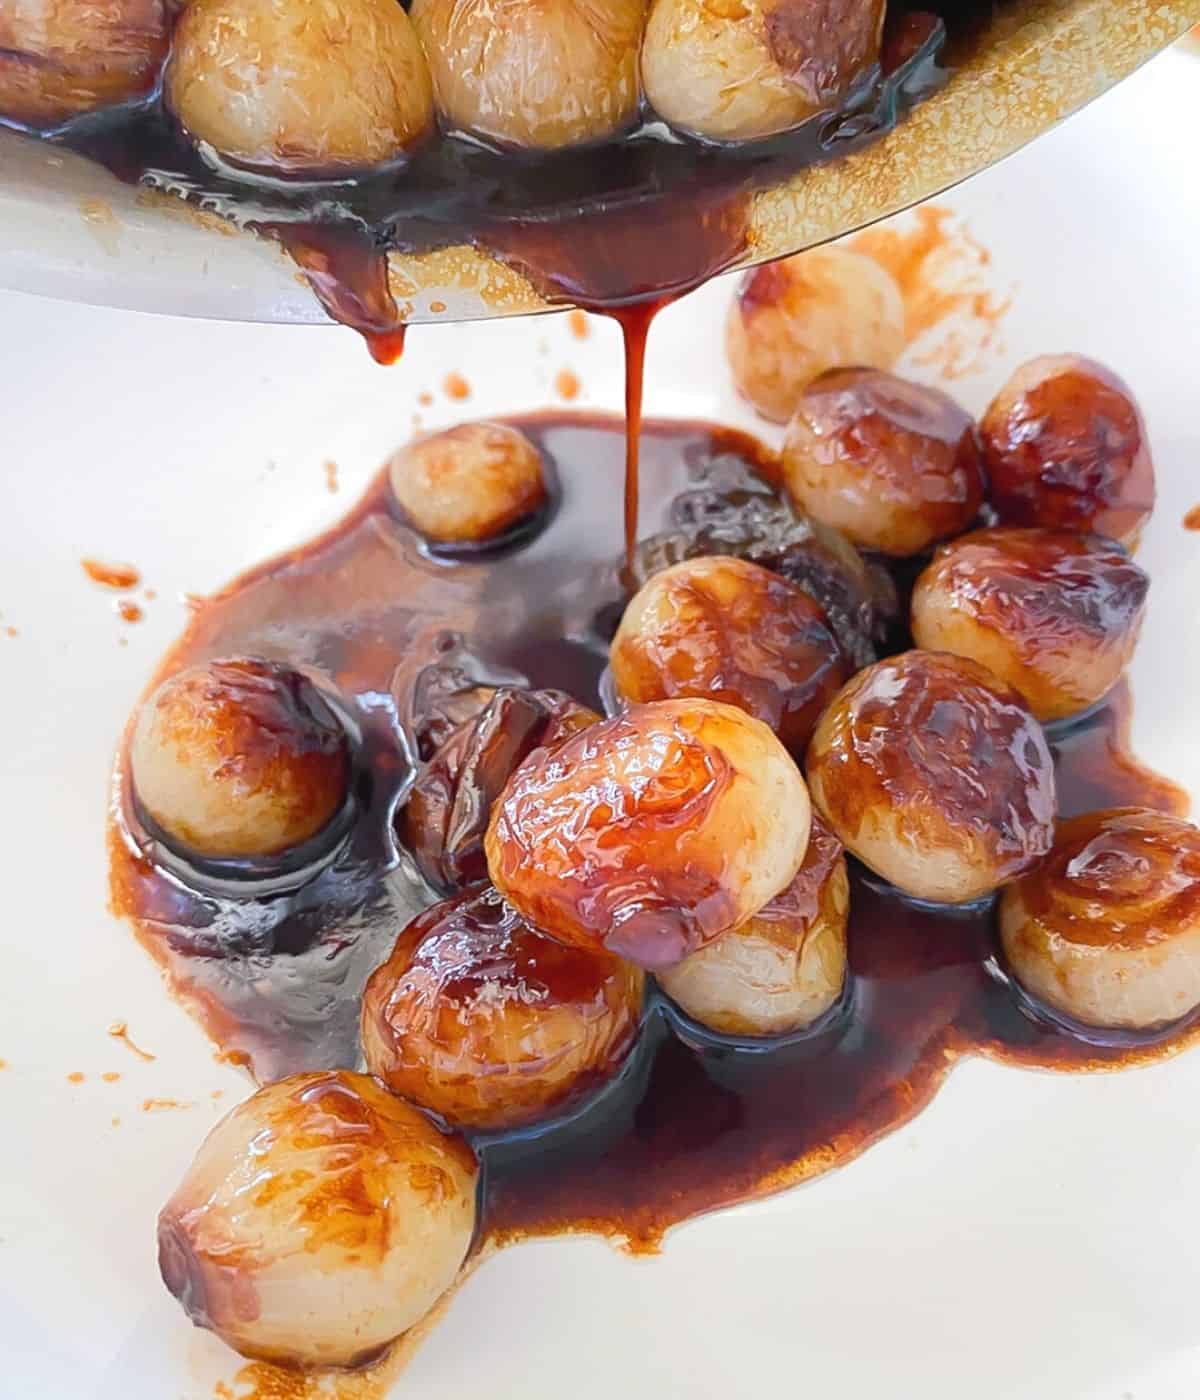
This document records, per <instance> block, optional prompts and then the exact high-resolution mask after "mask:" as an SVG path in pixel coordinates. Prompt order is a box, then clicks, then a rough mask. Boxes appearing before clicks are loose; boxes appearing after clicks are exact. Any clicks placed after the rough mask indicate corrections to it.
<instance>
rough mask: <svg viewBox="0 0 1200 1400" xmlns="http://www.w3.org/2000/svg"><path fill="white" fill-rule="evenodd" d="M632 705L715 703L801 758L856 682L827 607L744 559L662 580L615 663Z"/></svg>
mask: <svg viewBox="0 0 1200 1400" xmlns="http://www.w3.org/2000/svg"><path fill="white" fill-rule="evenodd" d="M609 655H610V663H609V664H610V665H611V666H612V671H613V679H614V680H615V682H616V686H617V690H618V691H619V692H620V694H621V695H622V697H624V698H625V699H626V700H629V701H632V702H634V703H637V704H641V703H644V702H645V701H648V700H672V699H676V698H678V697H684V696H707V697H708V698H709V699H712V700H720V701H723V702H724V703H726V704H729V705H736V706H738V708H739V709H743V710H745V711H746V713H747V714H751V715H753V716H754V717H755V718H756V719H761V720H762V721H763V723H764V724H768V725H770V726H771V728H772V729H773V730H774V731H775V733H776V734H778V735H779V737H780V739H782V740H783V742H784V744H785V745H786V746H787V747H788V749H790V750H791V752H792V753H794V754H800V753H803V751H804V746H805V745H806V744H807V743H808V740H809V738H810V737H811V735H812V731H813V728H814V726H815V725H816V722H817V720H818V718H819V717H820V714H821V711H822V710H823V709H824V708H825V706H826V705H827V704H828V702H829V701H830V700H831V699H832V697H833V695H834V694H835V693H836V691H837V690H838V689H839V688H840V686H841V685H842V683H843V682H844V681H845V680H846V679H847V678H848V677H849V675H850V667H849V664H848V663H847V662H846V660H845V658H844V657H843V656H842V652H841V648H840V647H839V646H838V641H837V638H836V637H835V636H834V633H833V630H832V629H831V627H830V625H829V622H828V620H827V618H826V617H825V614H824V612H823V610H822V609H821V606H820V604H819V603H817V602H815V601H814V599H813V598H812V596H811V595H810V594H808V593H806V592H804V590H803V589H801V588H799V587H797V586H796V585H794V584H791V583H789V582H788V581H787V580H786V579H783V578H780V577H779V575H778V574H774V573H771V572H770V571H769V570H767V569H764V568H761V567H760V566H759V565H757V564H751V563H749V562H748V561H746V560H744V559H734V558H721V557H714V558H709V559H704V558H700V559H692V560H686V561H684V562H682V563H680V564H676V565H674V566H673V567H671V568H669V569H664V570H663V571H662V572H660V573H657V574H654V575H653V576H652V577H651V579H650V580H649V581H648V582H647V583H646V584H644V585H643V587H642V588H641V590H640V591H639V592H638V594H637V595H636V597H634V598H633V599H632V600H631V601H630V603H629V606H628V607H627V608H626V609H625V613H624V616H623V617H622V619H621V625H620V627H619V628H618V629H617V635H616V636H615V637H614V638H613V643H612V649H611V651H610V653H609Z"/></svg>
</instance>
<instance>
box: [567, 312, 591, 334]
mask: <svg viewBox="0 0 1200 1400" xmlns="http://www.w3.org/2000/svg"><path fill="white" fill-rule="evenodd" d="M567 329H568V330H569V331H570V332H571V334H572V335H573V336H574V337H575V339H576V340H586V339H587V338H588V336H589V335H591V333H592V328H591V326H590V324H589V323H588V318H587V312H586V311H579V310H575V311H568V312H567Z"/></svg>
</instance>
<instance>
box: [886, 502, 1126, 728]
mask: <svg viewBox="0 0 1200 1400" xmlns="http://www.w3.org/2000/svg"><path fill="white" fill-rule="evenodd" d="M1149 587H1150V580H1149V579H1148V578H1147V576H1146V574H1145V573H1144V572H1143V571H1142V570H1141V569H1139V568H1138V566H1137V565H1136V564H1135V563H1134V562H1133V561H1132V560H1131V559H1130V557H1129V555H1128V554H1127V553H1126V551H1125V548H1124V546H1123V545H1120V544H1118V543H1116V542H1115V541H1114V540H1110V539H1107V538H1105V537H1104V536H1101V535H1080V534H1075V533H1073V532H1071V531H1068V530H1044V529H1028V530H1018V529H994V530H978V531H976V532H974V533H973V534H970V535H963V536H962V537H961V538H959V539H957V540H954V541H953V542H952V543H951V544H948V545H943V546H942V548H941V549H940V550H938V552H937V554H936V555H935V556H934V560H933V563H932V564H930V566H929V567H928V568H927V569H926V570H925V572H924V573H923V574H922V575H921V577H920V578H919V579H918V580H917V586H916V589H915V590H914V592H913V599H912V631H913V637H914V638H915V639H916V641H917V643H918V644H919V645H920V646H922V647H928V648H930V649H936V650H939V651H950V652H954V653H955V654H956V655H957V656H968V657H971V658H973V659H974V660H976V661H979V662H981V663H982V664H983V665H985V666H987V667H988V668H989V669H990V670H991V671H993V672H995V674H996V675H997V676H999V677H1000V678H1001V679H1002V680H1005V681H1007V682H1008V683H1009V685H1011V686H1013V687H1014V688H1015V689H1016V690H1018V691H1020V693H1021V694H1022V695H1023V696H1024V698H1025V701H1026V703H1027V704H1028V705H1029V707H1030V709H1031V710H1032V711H1033V713H1034V714H1035V715H1036V716H1037V718H1038V719H1040V720H1042V721H1048V720H1055V719H1062V718H1063V717H1064V716H1067V715H1072V714H1075V713H1076V712H1077V711H1079V710H1083V709H1086V708H1087V707H1088V706H1089V705H1091V704H1094V703H1095V702H1096V701H1097V700H1099V699H1100V698H1101V697H1102V696H1103V695H1106V694H1107V693H1108V692H1109V691H1110V690H1111V689H1112V687H1113V686H1114V685H1115V684H1116V683H1117V681H1118V680H1119V679H1120V677H1121V673H1122V672H1123V671H1124V670H1125V667H1126V666H1127V665H1128V664H1129V661H1130V659H1131V658H1132V656H1133V649H1134V647H1135V646H1136V645H1137V639H1138V633H1139V632H1140V631H1141V626H1142V616H1143V614H1144V612H1145V605H1146V594H1147V591H1148V590H1149Z"/></svg>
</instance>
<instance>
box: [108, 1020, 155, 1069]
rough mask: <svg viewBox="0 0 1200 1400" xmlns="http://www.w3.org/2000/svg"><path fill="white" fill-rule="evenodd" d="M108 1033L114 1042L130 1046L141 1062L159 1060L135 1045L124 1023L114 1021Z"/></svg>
mask: <svg viewBox="0 0 1200 1400" xmlns="http://www.w3.org/2000/svg"><path fill="white" fill-rule="evenodd" d="M108 1033H109V1035H111V1036H112V1038H113V1039H114V1040H120V1041H122V1042H124V1044H125V1045H126V1046H128V1048H129V1049H130V1050H132V1051H133V1053H134V1054H135V1055H136V1056H137V1057H138V1059H139V1060H156V1059H158V1056H157V1055H152V1054H151V1053H150V1051H149V1050H143V1049H142V1047H141V1046H140V1045H137V1044H135V1043H134V1041H133V1040H132V1038H131V1037H130V1034H129V1027H128V1026H127V1025H126V1024H125V1022H124V1021H114V1022H113V1023H112V1025H111V1026H109V1028H108Z"/></svg>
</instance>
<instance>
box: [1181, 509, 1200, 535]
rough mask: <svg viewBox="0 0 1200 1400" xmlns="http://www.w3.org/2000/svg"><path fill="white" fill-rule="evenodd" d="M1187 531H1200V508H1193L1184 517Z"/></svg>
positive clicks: (1184, 525)
mask: <svg viewBox="0 0 1200 1400" xmlns="http://www.w3.org/2000/svg"><path fill="white" fill-rule="evenodd" d="M1183 528H1184V529H1185V530H1200V506H1193V507H1192V508H1191V510H1189V511H1188V513H1187V514H1186V515H1185V516H1184V517H1183Z"/></svg>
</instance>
